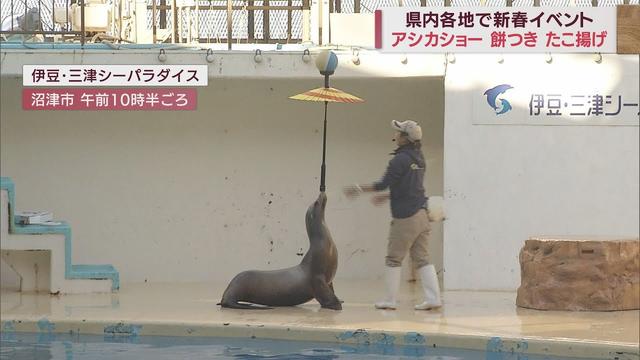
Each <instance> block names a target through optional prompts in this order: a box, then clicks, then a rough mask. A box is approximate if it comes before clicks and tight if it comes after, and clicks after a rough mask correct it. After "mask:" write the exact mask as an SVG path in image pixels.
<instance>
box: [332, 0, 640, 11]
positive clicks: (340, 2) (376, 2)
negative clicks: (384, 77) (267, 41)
mask: <svg viewBox="0 0 640 360" xmlns="http://www.w3.org/2000/svg"><path fill="white" fill-rule="evenodd" d="M623 4H632V5H638V4H639V0H330V4H329V8H330V11H331V12H337V13H345V14H353V13H372V12H374V11H375V10H377V9H379V8H381V7H386V6H616V5H623Z"/></svg>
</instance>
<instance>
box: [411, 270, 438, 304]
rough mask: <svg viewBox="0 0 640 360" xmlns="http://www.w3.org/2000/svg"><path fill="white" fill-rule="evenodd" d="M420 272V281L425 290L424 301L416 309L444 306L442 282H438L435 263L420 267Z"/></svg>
mask: <svg viewBox="0 0 640 360" xmlns="http://www.w3.org/2000/svg"><path fill="white" fill-rule="evenodd" d="M418 274H420V283H422V290H423V291H424V302H423V303H422V304H418V305H416V306H415V307H414V308H415V309H416V310H431V309H436V308H439V307H441V306H442V300H440V284H439V283H438V275H437V274H436V268H435V267H434V266H433V265H427V266H423V267H421V268H420V269H418Z"/></svg>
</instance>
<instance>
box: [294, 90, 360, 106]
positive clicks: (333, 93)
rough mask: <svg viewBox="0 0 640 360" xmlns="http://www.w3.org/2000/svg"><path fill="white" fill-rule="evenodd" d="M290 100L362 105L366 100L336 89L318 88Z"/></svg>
mask: <svg viewBox="0 0 640 360" xmlns="http://www.w3.org/2000/svg"><path fill="white" fill-rule="evenodd" d="M289 99H294V100H302V101H326V102H339V103H361V102H364V100H362V99H360V98H359V97H357V96H355V95H351V94H349V93H346V92H344V91H342V90H339V89H336V88H317V89H313V90H309V91H306V92H303V93H302V94H298V95H294V96H291V97H289Z"/></svg>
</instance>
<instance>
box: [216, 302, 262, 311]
mask: <svg viewBox="0 0 640 360" xmlns="http://www.w3.org/2000/svg"><path fill="white" fill-rule="evenodd" d="M217 305H220V306H222V307H223V308H230V309H243V310H271V309H273V308H272V307H269V306H264V305H256V304H241V303H239V302H236V301H224V302H219V303H218V304H217Z"/></svg>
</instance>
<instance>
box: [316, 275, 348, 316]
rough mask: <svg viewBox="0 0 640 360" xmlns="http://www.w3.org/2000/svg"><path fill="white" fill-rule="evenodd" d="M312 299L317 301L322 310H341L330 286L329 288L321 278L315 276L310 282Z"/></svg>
mask: <svg viewBox="0 0 640 360" xmlns="http://www.w3.org/2000/svg"><path fill="white" fill-rule="evenodd" d="M312 286H313V297H315V298H316V300H318V302H319V303H320V305H321V306H322V307H323V308H327V309H333V310H342V304H341V303H340V300H339V299H338V298H337V297H336V294H334V293H333V289H332V286H329V284H327V282H326V281H325V280H324V279H323V276H316V277H314V278H313V280H312Z"/></svg>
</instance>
